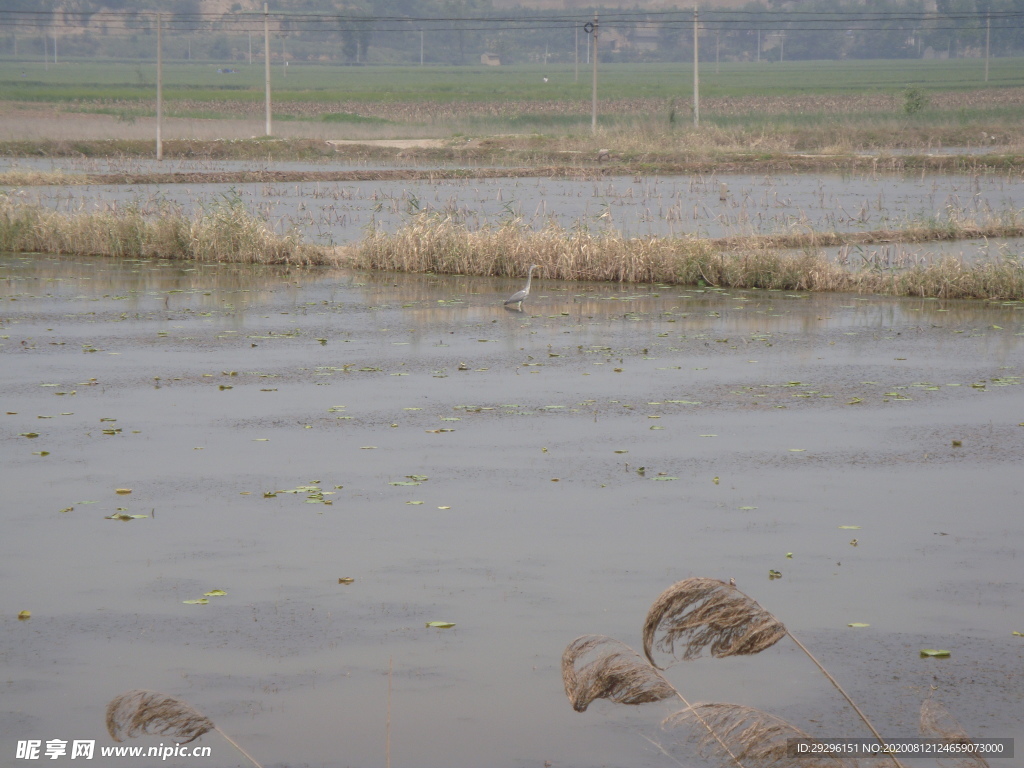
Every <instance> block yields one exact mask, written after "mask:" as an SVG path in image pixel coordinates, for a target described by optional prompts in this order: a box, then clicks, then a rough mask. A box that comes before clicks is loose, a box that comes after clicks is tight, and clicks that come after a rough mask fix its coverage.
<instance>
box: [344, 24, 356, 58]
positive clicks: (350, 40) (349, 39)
mask: <svg viewBox="0 0 1024 768" xmlns="http://www.w3.org/2000/svg"><path fill="white" fill-rule="evenodd" d="M358 53H359V41H358V40H356V31H355V30H354V29H353V28H352V27H351V26H348V27H345V28H343V29H342V30H341V55H342V56H344V57H345V61H355V60H356V56H357V55H358Z"/></svg>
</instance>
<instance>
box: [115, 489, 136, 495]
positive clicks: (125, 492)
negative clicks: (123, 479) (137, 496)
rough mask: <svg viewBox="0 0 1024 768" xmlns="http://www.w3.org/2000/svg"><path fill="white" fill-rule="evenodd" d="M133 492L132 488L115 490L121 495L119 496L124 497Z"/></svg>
mask: <svg viewBox="0 0 1024 768" xmlns="http://www.w3.org/2000/svg"><path fill="white" fill-rule="evenodd" d="M131 492H132V489H131V488H115V489H114V493H119V494H121V495H122V496H124V495H126V494H129V493H131Z"/></svg>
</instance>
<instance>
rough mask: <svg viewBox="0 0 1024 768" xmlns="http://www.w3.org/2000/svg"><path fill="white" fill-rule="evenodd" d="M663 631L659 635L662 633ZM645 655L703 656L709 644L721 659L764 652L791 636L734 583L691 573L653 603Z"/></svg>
mask: <svg viewBox="0 0 1024 768" xmlns="http://www.w3.org/2000/svg"><path fill="white" fill-rule="evenodd" d="M659 631H660V632H661V636H660V637H658V638H657V639H655V638H656V635H657V634H658V632H659ZM643 636H644V654H645V655H646V656H647V659H648V661H650V662H651V664H653V665H654V666H658V665H657V664H656V663H655V661H654V656H653V655H652V654H653V648H654V647H657V648H658V650H661V651H664V652H665V653H668V654H670V655H673V656H674V655H675V650H676V645H677V644H681V645H682V658H683V659H684V660H686V661H689V660H691V659H696V658H698V657H699V656H700V655H701V653H702V652H703V651H704V649H705V648H708V649H709V650H710V652H711V655H712V656H714V657H715V658H723V657H726V656H742V655H747V654H752V653H760V652H761V651H763V650H764V649H765V648H770V647H771V646H773V645H775V643H777V642H778V641H779V640H781V639H782V638H783V637H785V636H786V628H785V626H783V624H782V622H781V621H779V620H778V619H776V618H775V617H774V616H772V614H770V613H768V611H766V610H765V609H764V608H762V607H761V606H760V605H759V604H758V603H757V601H755V600H754V599H752V598H750V597H748V596H747V595H745V594H743V593H742V592H740V591H739V590H738V589H736V587H734V586H732V585H731V584H729V583H728V582H725V581H719V580H718V579H708V578H697V577H695V578H691V579H685V580H683V581H680V582H677V583H676V584H673V585H672V586H671V587H669V588H668V589H666V590H665V591H664V592H662V593H661V594H660V595H659V596H658V598H657V599H656V600H655V601H654V604H653V605H651V608H650V610H649V611H648V612H647V619H646V620H645V621H644V633H643Z"/></svg>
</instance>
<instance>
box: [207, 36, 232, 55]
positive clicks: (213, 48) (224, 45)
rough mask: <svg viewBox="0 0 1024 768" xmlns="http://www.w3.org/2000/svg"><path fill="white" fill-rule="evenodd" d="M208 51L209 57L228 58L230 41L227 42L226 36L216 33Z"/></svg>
mask: <svg viewBox="0 0 1024 768" xmlns="http://www.w3.org/2000/svg"><path fill="white" fill-rule="evenodd" d="M209 53H210V58H211V59H230V58H231V43H230V42H228V36H227V35H217V37H215V38H214V39H213V42H212V43H211V44H210V51H209Z"/></svg>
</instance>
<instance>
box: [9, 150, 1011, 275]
mask: <svg viewBox="0 0 1024 768" xmlns="http://www.w3.org/2000/svg"><path fill="white" fill-rule="evenodd" d="M250 167H253V166H251V164H250ZM319 167H320V168H326V167H328V166H319ZM330 167H331V168H333V169H335V170H340V169H341V168H340V167H335V166H330ZM283 169H284V168H283V167H279V168H278V170H283ZM15 194H18V195H19V197H20V198H22V199H24V200H25V201H26V202H38V203H39V204H42V205H45V206H47V207H52V208H56V209H58V210H63V211H96V210H105V209H110V208H111V207H115V206H118V207H123V206H127V205H131V206H136V207H138V208H139V209H141V210H143V211H146V212H149V213H153V214H156V213H158V212H159V211H161V210H166V209H168V208H170V209H174V210H183V211H187V212H192V211H196V210H198V209H202V208H208V207H209V206H211V205H216V204H224V203H231V204H239V205H243V206H244V207H245V208H246V209H247V210H248V211H250V212H251V213H253V214H254V215H256V216H259V217H262V218H263V219H265V220H266V221H267V222H268V224H269V225H270V226H271V227H273V228H274V230H275V231H277V232H278V233H281V234H283V233H286V232H292V231H298V232H300V233H301V234H302V235H303V237H304V238H305V239H306V240H308V241H311V242H314V243H318V244H323V245H337V244H346V243H353V242H356V241H358V240H360V239H361V238H362V237H363V236H364V234H365V233H366V231H367V230H369V229H377V230H384V231H394V230H395V229H397V228H398V227H400V226H401V225H402V224H404V223H406V222H408V221H409V218H410V217H411V216H414V215H415V214H417V213H420V212H423V211H433V212H436V213H440V214H443V215H447V216H451V217H454V218H456V219H457V220H459V221H462V222H465V224H466V225H467V226H469V227H473V228H476V227H481V226H486V225H498V224H500V223H502V222H505V221H509V220H517V221H520V222H522V223H523V224H525V225H526V226H529V227H533V228H540V227H544V226H547V225H550V224H555V225H557V226H560V227H563V228H566V229H572V228H584V229H588V230H590V231H604V230H610V231H614V232H617V233H621V234H622V235H625V236H627V237H632V236H647V235H658V236H665V235H679V236H684V235H697V236H701V237H726V236H737V235H740V236H745V235H774V234H781V233H786V234H790V233H801V234H806V233H809V232H862V231H873V230H894V229H901V228H905V227H907V226H908V225H911V224H916V225H919V226H941V225H942V224H943V223H948V222H960V223H963V222H977V223H985V222H998V221H1011V220H1013V218H1014V217H1015V216H1016V215H1017V214H1018V212H1019V211H1020V210H1022V209H1024V178H1022V177H1021V176H1020V175H1019V174H1013V173H1002V174H965V175H928V174H917V175H914V176H901V175H893V174H857V175H854V174H848V175H838V174H835V175H829V174H815V175H807V174H782V175H768V176H749V175H733V174H730V175H710V176H676V177H657V176H652V177H641V176H609V177H607V178H602V179H599V180H593V179H591V180H583V179H579V180H575V179H561V178H557V179H556V178H545V177H541V178H522V179H509V178H497V179H469V180H451V179H443V180H410V181H362V182H322V181H318V182H303V183H294V182H290V183H284V182H282V183H272V184H262V183H261V184H205V183H204V184H144V185H135V186H132V185H124V186H115V185H110V186H103V185H96V186H93V185H82V186H78V185H72V186H53V187H31V188H26V189H21V190H17V191H16V192H15ZM1020 247H1021V242H1020V241H1019V240H1012V241H1008V242H1007V241H1002V242H993V241H972V242H964V241H960V242H954V243H926V244H919V245H911V246H900V248H901V249H902V250H903V251H904V252H905V253H903V256H905V257H907V258H910V259H921V258H926V257H928V256H939V255H943V254H953V255H956V256H963V257H964V258H968V259H973V258H979V257H988V256H1006V255H1012V256H1016V255H1017V254H1019V252H1020ZM881 250H882V249H878V248H874V249H860V250H857V251H855V252H854V253H852V254H849V253H844V254H842V255H841V256H840V254H839V252H838V249H836V256H837V257H841V258H849V260H850V261H851V262H852V263H854V264H855V265H856V264H858V263H860V261H861V260H862V259H863V260H864V261H877V260H879V259H882V260H884V259H885V258H886V255H885V254H883V253H881Z"/></svg>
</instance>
